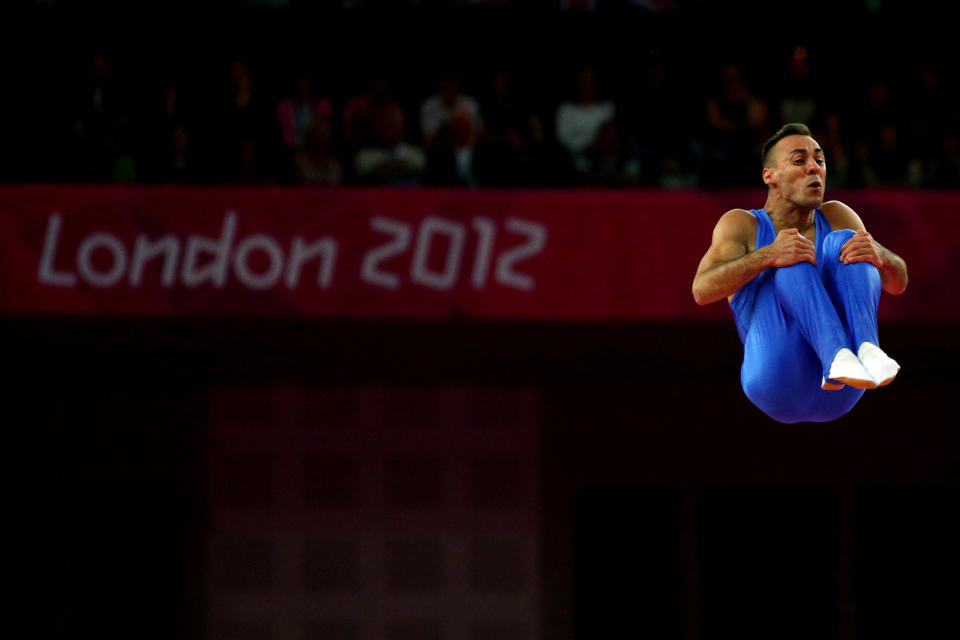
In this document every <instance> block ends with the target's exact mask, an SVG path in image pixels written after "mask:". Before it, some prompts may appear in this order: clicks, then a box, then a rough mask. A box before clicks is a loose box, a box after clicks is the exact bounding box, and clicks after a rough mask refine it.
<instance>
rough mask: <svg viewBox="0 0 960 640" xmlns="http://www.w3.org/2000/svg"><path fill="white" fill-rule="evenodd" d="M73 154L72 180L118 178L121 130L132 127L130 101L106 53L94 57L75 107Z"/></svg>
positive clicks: (69, 173)
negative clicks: (127, 101) (116, 80)
mask: <svg viewBox="0 0 960 640" xmlns="http://www.w3.org/2000/svg"><path fill="white" fill-rule="evenodd" d="M71 108H72V112H73V113H72V116H73V140H72V142H73V145H72V146H73V153H72V154H68V155H72V159H71V160H70V164H71V165H72V166H69V167H67V168H66V169H67V171H66V172H65V173H66V175H67V177H68V178H70V179H78V180H87V181H96V182H100V181H102V182H107V181H111V180H113V179H114V174H115V173H116V169H117V168H118V167H116V166H115V165H116V164H117V135H118V131H119V130H120V129H122V128H125V127H127V125H128V120H127V119H128V114H127V106H126V100H125V98H124V96H123V95H122V91H121V89H120V88H119V86H118V85H117V84H116V83H115V82H114V78H113V75H112V74H111V71H110V63H109V60H108V59H107V56H106V55H105V54H103V53H96V54H94V55H92V56H91V57H90V60H89V63H88V66H87V75H86V78H85V79H84V80H83V81H82V82H81V84H80V86H79V88H78V89H77V91H76V93H75V95H74V102H73V104H72V105H71Z"/></svg>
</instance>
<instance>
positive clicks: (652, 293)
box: [0, 185, 960, 322]
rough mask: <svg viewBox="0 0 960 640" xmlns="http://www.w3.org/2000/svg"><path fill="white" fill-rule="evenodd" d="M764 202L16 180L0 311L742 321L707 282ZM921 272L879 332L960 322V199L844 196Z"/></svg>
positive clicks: (2, 199)
mask: <svg viewBox="0 0 960 640" xmlns="http://www.w3.org/2000/svg"><path fill="white" fill-rule="evenodd" d="M764 196H765V194H764V192H763V191H762V190H760V189H758V190H751V191H722V192H671V191H660V190H622V191H619V190H618V191H582V190H577V191H500V190H485V191H470V190H456V189H438V190H425V189H411V190H384V189H329V190H328V189H284V188H274V187H266V188H191V187H129V188H125V187H94V186H34V185H30V186H4V187H0V211H2V216H0V268H2V272H0V277H2V280H0V312H3V313H5V314H8V315H10V314H17V315H34V314H74V315H143V316H198V315H244V316H250V315H255V316H256V315H264V316H291V315H297V316H316V317H341V318H345V317H395V318H479V319H531V320H551V319H553V320H572V321H605V320H611V321H633V320H698V319H699V320H702V319H708V318H714V319H716V318H729V314H730V312H729V310H728V309H727V306H726V304H725V303H716V304H713V305H709V306H707V307H698V306H697V305H696V304H695V303H694V302H693V298H692V296H691V294H690V285H691V283H692V280H693V275H694V273H695V271H696V268H697V265H698V262H699V260H700V258H701V257H702V255H703V253H704V251H706V249H707V246H708V245H709V242H710V235H711V232H712V230H713V226H714V224H715V223H716V221H717V219H718V218H719V217H720V215H722V214H723V213H724V212H725V211H727V210H728V209H731V208H734V207H743V208H754V207H760V206H763V202H764ZM830 196H831V197H834V198H836V199H839V200H843V201H844V202H846V203H847V204H849V205H850V206H852V207H853V208H854V209H855V210H857V211H858V212H859V213H860V215H861V217H862V218H863V220H864V222H865V224H866V226H867V229H868V230H870V231H871V232H872V233H873V235H874V236H875V237H876V238H877V240H879V241H880V242H881V243H883V244H884V245H886V246H887V247H889V248H890V249H891V250H893V251H895V252H897V253H898V254H900V255H901V256H903V257H904V259H905V260H906V261H907V264H908V266H909V269H910V279H911V283H910V286H909V288H908V289H907V292H906V293H905V294H904V295H902V296H898V297H893V296H884V298H883V300H882V301H881V319H885V320H893V321H909V322H948V321H956V320H958V319H960V303H958V301H957V298H956V296H953V295H952V294H950V293H949V292H950V291H953V290H954V289H955V288H956V285H955V283H956V282H958V281H960V238H958V236H957V235H956V234H955V233H953V230H954V228H955V226H956V222H955V221H954V217H955V214H954V210H955V209H957V208H958V207H960V194H957V193H952V192H923V191H856V192H848V193H842V194H841V193H836V192H835V193H831V194H830Z"/></svg>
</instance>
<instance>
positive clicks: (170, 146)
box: [153, 124, 200, 184]
mask: <svg viewBox="0 0 960 640" xmlns="http://www.w3.org/2000/svg"><path fill="white" fill-rule="evenodd" d="M194 155H195V154H194V153H193V147H192V145H191V144H190V136H189V134H188V132H187V128H186V126H185V125H183V124H177V125H174V127H173V130H172V131H171V132H170V136H169V140H168V141H167V146H166V148H165V149H164V150H163V152H162V155H161V156H160V158H159V162H158V164H157V166H156V170H155V173H154V176H153V178H154V180H156V181H158V182H165V183H181V184H183V183H192V182H198V181H199V180H200V172H199V170H198V168H197V166H196V163H195V161H194Z"/></svg>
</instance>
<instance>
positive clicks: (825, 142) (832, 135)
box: [811, 111, 850, 188]
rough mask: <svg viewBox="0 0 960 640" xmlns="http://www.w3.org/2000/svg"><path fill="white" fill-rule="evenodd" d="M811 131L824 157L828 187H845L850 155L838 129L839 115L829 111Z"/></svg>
mask: <svg viewBox="0 0 960 640" xmlns="http://www.w3.org/2000/svg"><path fill="white" fill-rule="evenodd" d="M811 129H813V138H814V140H816V141H817V142H819V143H820V148H821V149H823V153H824V156H825V157H826V161H827V174H828V178H827V179H828V182H829V186H831V187H833V188H843V187H846V186H847V185H848V183H849V179H850V154H849V152H848V151H847V147H846V145H845V143H844V137H843V132H842V130H841V128H840V115H839V114H838V113H837V112H836V111H829V112H827V114H826V115H825V116H824V117H823V119H822V121H817V122H816V123H815V124H814V126H813V127H811Z"/></svg>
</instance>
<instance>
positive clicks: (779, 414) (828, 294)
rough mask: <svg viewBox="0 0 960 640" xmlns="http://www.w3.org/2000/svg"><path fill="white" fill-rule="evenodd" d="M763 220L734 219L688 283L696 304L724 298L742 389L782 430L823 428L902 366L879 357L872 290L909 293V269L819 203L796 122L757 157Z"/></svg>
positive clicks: (727, 220) (822, 180) (815, 151)
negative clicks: (739, 348)
mask: <svg viewBox="0 0 960 640" xmlns="http://www.w3.org/2000/svg"><path fill="white" fill-rule="evenodd" d="M762 159H763V182H764V183H765V184H766V185H767V202H766V204H765V205H764V206H763V209H751V210H750V211H747V210H745V209H731V210H730V211H728V212H726V213H725V214H724V215H723V216H722V217H721V218H720V221H719V222H718V223H717V225H716V227H715V228H714V230H713V240H712V243H711V245H710V248H709V249H708V250H707V253H706V254H705V255H704V256H703V259H702V260H701V261H700V266H699V268H698V269H697V275H696V277H695V278H694V280H693V297H694V299H695V300H696V302H697V304H701V305H703V304H709V303H711V302H716V301H718V300H721V299H723V298H727V300H728V301H729V304H730V307H731V309H732V310H733V317H734V321H735V322H736V325H737V331H738V332H739V333H740V340H741V341H742V342H743V345H744V349H743V366H742V367H741V370H740V381H741V384H742V385H743V390H744V393H745V394H746V395H747V397H748V398H749V399H750V401H751V402H753V403H754V404H755V405H756V406H757V407H759V408H760V410H761V411H763V412H764V413H766V414H767V415H768V416H770V417H771V418H773V419H774V420H777V421H779V422H785V423H795V422H803V421H811V422H826V421H829V420H835V419H837V418H839V417H840V416H842V415H844V414H846V413H847V412H848V411H850V409H852V408H853V406H854V405H855V404H856V403H857V401H858V400H859V399H860V397H861V396H862V395H863V393H864V390H865V389H874V388H877V387H882V386H884V385H887V384H889V383H890V382H892V381H893V379H894V377H895V376H896V375H897V372H898V371H899V370H900V366H899V365H898V364H897V362H896V361H895V360H893V359H892V358H890V357H889V356H887V354H886V353H884V352H883V351H882V350H881V349H880V341H879V339H878V337H877V305H878V303H879V301H880V290H881V288H882V289H883V290H884V291H886V292H887V293H890V294H892V295H899V294H901V293H903V291H904V289H906V287H907V265H906V264H905V263H904V261H903V260H902V259H901V258H900V257H899V256H897V255H896V254H894V253H893V252H892V251H890V250H889V249H886V248H885V247H883V246H881V245H880V244H879V243H878V242H877V241H876V240H874V239H873V236H871V235H870V234H869V233H868V232H867V230H866V228H865V227H864V225H863V222H862V221H861V220H860V217H859V216H858V215H857V214H856V213H855V212H854V211H853V209H851V208H850V207H848V206H847V205H845V204H843V203H842V202H837V201H831V202H824V201H823V193H824V189H825V187H826V177H827V168H826V162H825V160H824V154H823V150H822V149H821V148H820V146H819V145H818V144H817V142H816V141H815V140H814V139H813V138H812V137H811V134H810V129H809V128H808V127H807V126H806V125H804V124H800V123H792V124H787V125H785V126H784V127H782V128H781V129H780V130H779V131H777V132H776V133H775V134H774V135H773V136H772V137H771V138H770V140H768V141H767V143H766V144H765V145H764V146H763V152H762Z"/></svg>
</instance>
